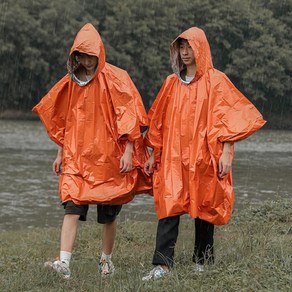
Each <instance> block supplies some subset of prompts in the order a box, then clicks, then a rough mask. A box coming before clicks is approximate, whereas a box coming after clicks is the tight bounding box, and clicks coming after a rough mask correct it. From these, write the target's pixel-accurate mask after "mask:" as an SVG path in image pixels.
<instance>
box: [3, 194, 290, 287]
mask: <svg viewBox="0 0 292 292" xmlns="http://www.w3.org/2000/svg"><path fill="white" fill-rule="evenodd" d="M291 222H292V199H285V200H284V199H282V200H279V201H269V202H265V203H262V204H261V205H260V206H257V207H250V208H246V209H245V210H243V211H241V212H239V213H238V214H234V215H233V217H232V219H231V222H230V223H229V224H228V225H226V226H221V227H217V228H216V234H215V251H216V264H215V265H214V266H212V267H208V268H207V270H206V272H205V273H203V274H200V275H196V274H194V273H192V270H191V267H192V262H191V255H192V249H193V242H194V238H193V237H194V235H193V234H194V232H193V229H194V228H193V226H194V225H193V222H192V220H190V219H189V218H187V217H186V216H184V217H183V218H182V221H181V226H180V235H179V238H178V242H177V246H176V256H175V259H176V265H175V268H174V269H173V270H172V273H171V275H170V276H168V277H167V278H165V279H162V280H159V281H155V282H148V283H142V282H141V277H142V275H144V274H145V272H147V271H148V270H149V269H150V268H152V266H151V258H152V253H153V247H154V243H155V234H156V222H137V221H125V222H121V223H119V228H118V235H117V240H116V245H115V252H114V256H113V261H114V263H115V266H116V268H117V273H116V274H115V275H114V276H113V277H111V278H106V279H103V278H101V277H100V276H99V275H98V272H97V264H98V259H99V251H100V247H101V240H100V232H101V227H100V225H97V224H94V223H83V224H82V223H81V224H80V229H79V233H78V238H77V241H76V245H75V250H74V254H73V259H72V261H71V265H70V267H71V271H72V276H73V277H72V279H71V280H67V281H66V280H63V279H61V278H60V277H58V276H57V275H54V274H52V273H51V272H50V271H47V270H45V269H44V268H43V262H44V261H45V260H47V258H49V257H51V256H55V255H58V246H59V229H58V228H49V229H34V230H22V231H11V232H10V231H9V232H2V233H0V291H123V292H124V291H291V287H292V281H291V275H292V269H291V262H292V244H291V240H292V229H291V228H292V227H291Z"/></svg>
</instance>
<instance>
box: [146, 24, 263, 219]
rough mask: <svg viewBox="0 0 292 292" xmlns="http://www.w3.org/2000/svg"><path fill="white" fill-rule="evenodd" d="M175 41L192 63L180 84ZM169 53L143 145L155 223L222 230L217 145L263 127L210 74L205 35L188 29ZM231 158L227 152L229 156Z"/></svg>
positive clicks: (228, 202)
mask: <svg viewBox="0 0 292 292" xmlns="http://www.w3.org/2000/svg"><path fill="white" fill-rule="evenodd" d="M178 38H183V39H186V40H188V42H189V44H190V46H191V47H192V49H193V51H194V55H195V59H196V66H197V67H196V68H197V69H196V75H195V78H194V79H193V80H192V81H191V82H190V83H189V84H187V83H186V82H185V81H183V80H182V78H181V75H180V74H181V72H182V70H183V69H184V65H183V63H182V61H181V59H180V57H179V44H178ZM178 38H176V39H175V40H174V41H173V43H172V44H171V47H170V58H171V63H172V68H173V71H174V74H172V75H170V76H168V77H167V79H166V80H165V82H164V84H163V86H162V88H161V90H160V92H159V94H158V96H157V97H156V99H155V101H154V103H153V105H152V107H151V109H150V111H149V115H148V116H149V118H150V126H149V131H148V133H147V136H146V141H147V144H148V145H149V146H150V147H152V148H153V149H154V154H155V161H156V163H157V169H156V171H155V172H154V174H153V191H154V202H155V207H156V212H157V215H158V218H159V219H161V218H165V217H170V216H175V215H181V214H185V213H188V214H190V216H191V217H193V218H196V217H199V218H201V219H203V220H206V221H208V222H210V223H213V224H216V225H220V224H226V223H227V222H228V220H229V218H230V216H231V213H232V209H233V202H234V191H233V187H232V175H231V172H230V173H229V174H228V175H227V176H225V177H224V178H223V179H219V177H218V175H217V174H218V161H219V158H220V156H221V154H222V149H223V142H236V141H238V140H241V139H244V138H247V137H248V136H249V135H251V134H252V133H254V132H255V131H256V130H258V129H260V128H261V127H262V126H263V125H264V124H265V121H264V120H263V118H262V115H261V114H260V113H259V112H258V110H257V109H256V108H255V107H254V106H253V104H252V103H251V102H250V101H249V100H248V99H247V98H246V97H244V96H243V94H242V93H241V92H239V91H238V90H237V89H236V88H235V86H234V85H233V84H232V83H231V81H230V80H229V79H228V78H227V76H226V75H225V74H224V73H222V72H220V71H218V70H216V69H214V67H213V64H212V59H211V52H210V47H209V44H208V41H207V38H206V36H205V33H204V32H203V31H202V30H201V29H199V28H196V27H192V28H190V29H188V30H186V31H185V32H183V33H182V34H181V35H179V36H178ZM232 156H233V151H232Z"/></svg>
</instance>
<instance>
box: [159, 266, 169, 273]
mask: <svg viewBox="0 0 292 292" xmlns="http://www.w3.org/2000/svg"><path fill="white" fill-rule="evenodd" d="M160 266H161V268H162V269H163V270H164V271H166V272H169V266H167V265H160Z"/></svg>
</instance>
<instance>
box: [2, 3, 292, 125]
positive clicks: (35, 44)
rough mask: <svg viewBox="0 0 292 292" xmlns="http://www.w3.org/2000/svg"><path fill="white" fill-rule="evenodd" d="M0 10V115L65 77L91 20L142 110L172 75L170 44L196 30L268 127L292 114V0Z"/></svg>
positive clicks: (19, 5)
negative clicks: (131, 85)
mask: <svg viewBox="0 0 292 292" xmlns="http://www.w3.org/2000/svg"><path fill="white" fill-rule="evenodd" d="M0 8H1V14H0V32H1V34H0V62H1V66H2V72H3V73H2V74H1V76H0V84H1V85H0V98H1V101H0V109H1V110H2V111H3V110H5V109H24V110H27V109H30V108H31V107H32V106H33V105H34V104H36V103H37V101H38V100H39V99H40V98H41V97H42V96H43V95H44V94H45V92H46V91H47V90H49V88H50V87H51V86H52V85H53V84H54V83H55V82H57V81H58V79H59V78H60V77H62V76H63V75H64V74H65V73H66V59H67V57H68V51H69V49H70V47H71V44H72V42H73V39H74V37H75V35H76V33H77V31H78V30H79V29H80V28H81V27H82V26H83V25H84V24H85V23H86V22H91V23H93V25H95V27H96V28H97V29H98V30H99V32H100V33H101V36H102V38H103V41H104V43H105V48H106V56H107V61H108V62H110V63H112V64H114V65H117V66H119V67H121V68H123V69H125V70H127V71H128V72H129V74H130V76H131V77H132V78H133V80H134V82H135V84H136V86H137V87H138V89H139V91H140V92H141V95H142V97H143V100H144V102H145V106H146V107H147V108H149V106H150V105H151V104H152V102H153V100H154V98H155V96H156V94H157V92H158V90H159V88H160V87H161V85H162V82H163V80H164V79H165V77H166V76H167V75H169V74H171V73H172V72H171V68H170V64H169V44H170V43H171V41H172V40H173V39H174V38H175V37H176V36H177V35H178V34H179V33H180V32H182V31H183V30H185V29H187V28H189V27H191V26H199V27H201V28H203V29H204V30H205V32H206V34H207V37H208V39H209V42H210V46H211V51H212V55H213V63H214V65H215V67H216V68H218V69H219V70H222V71H224V72H226V73H227V74H228V75H229V77H230V79H231V80H232V81H233V82H234V83H235V85H236V86H237V87H238V88H239V89H240V90H241V91H243V93H245V94H246V95H247V96H248V97H249V98H250V99H251V100H252V101H253V102H254V103H256V105H257V106H258V107H259V109H260V110H261V111H262V113H263V114H264V116H265V118H266V119H268V120H269V119H270V120H271V123H270V125H268V126H270V127H274V128H275V127H276V128H279V127H284V126H285V125H284V122H281V120H283V121H284V120H286V121H287V120H288V116H289V114H290V113H291V110H292V96H291V84H292V82H291V67H292V64H291V62H292V61H291V60H292V50H291V42H290V37H291V33H292V23H291V22H292V20H291V19H292V17H291V11H292V1H291V0H285V1H277V0H254V1H251V0H245V1H241V0H226V1H216V0H193V1H184V0H168V1H167V0H105V1H89V0H53V1H41V0H27V1H21V0H16V1H15V0H6V1H5V2H3V3H2V4H0ZM273 121H274V122H273ZM288 124H289V123H288ZM288 127H289V125H288ZM290 127H292V125H291V123H290Z"/></svg>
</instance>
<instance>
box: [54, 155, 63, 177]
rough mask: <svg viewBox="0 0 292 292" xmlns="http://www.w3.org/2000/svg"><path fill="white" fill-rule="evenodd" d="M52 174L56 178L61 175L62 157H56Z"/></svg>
mask: <svg viewBox="0 0 292 292" xmlns="http://www.w3.org/2000/svg"><path fill="white" fill-rule="evenodd" d="M53 172H54V174H55V175H57V176H59V175H60V174H61V173H62V157H61V156H60V155H57V157H56V159H55V161H54V162H53Z"/></svg>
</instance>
